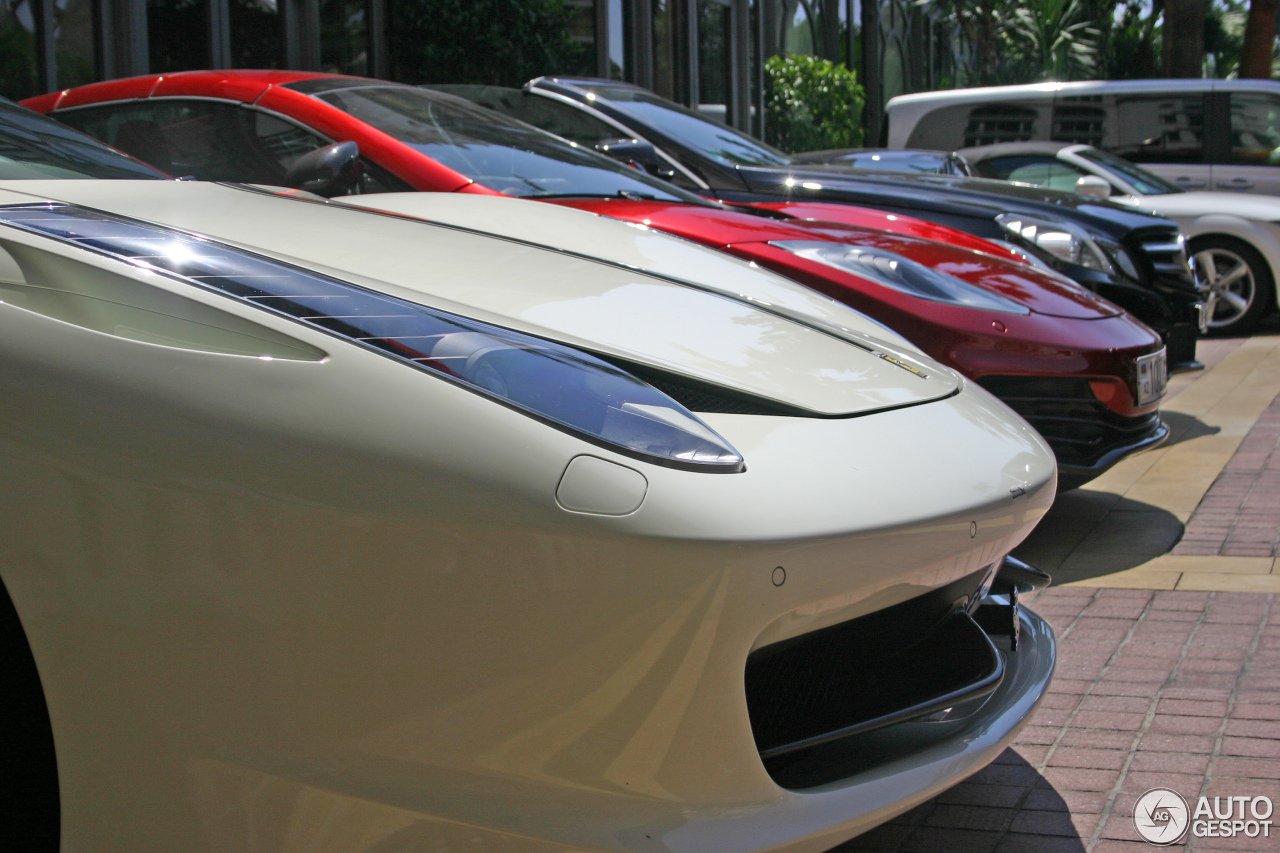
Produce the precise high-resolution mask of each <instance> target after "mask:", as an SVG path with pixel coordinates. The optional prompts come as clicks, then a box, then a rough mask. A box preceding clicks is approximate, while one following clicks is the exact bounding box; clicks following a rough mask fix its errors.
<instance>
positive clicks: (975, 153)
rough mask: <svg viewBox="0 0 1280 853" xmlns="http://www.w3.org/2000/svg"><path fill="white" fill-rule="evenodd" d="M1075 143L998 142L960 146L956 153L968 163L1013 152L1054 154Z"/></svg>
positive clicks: (1009, 154)
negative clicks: (968, 146)
mask: <svg viewBox="0 0 1280 853" xmlns="http://www.w3.org/2000/svg"><path fill="white" fill-rule="evenodd" d="M1075 144H1076V143H1074V142H998V143H996V144H995V145H976V146H974V147H973V148H961V149H959V150H957V151H956V153H957V154H959V155H960V156H961V157H963V158H964V159H966V160H968V161H969V162H970V163H977V162H980V161H982V160H989V159H991V158H992V157H1006V156H1011V155H1014V154H1050V155H1056V154H1057V153H1058V152H1059V151H1061V150H1062V149H1063V148H1070V147H1071V146H1073V145H1075Z"/></svg>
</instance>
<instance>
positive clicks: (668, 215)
mask: <svg viewBox="0 0 1280 853" xmlns="http://www.w3.org/2000/svg"><path fill="white" fill-rule="evenodd" d="M356 198H360V197H356ZM354 203H358V202H354ZM558 203H559V204H565V205H569V206H572V207H576V208H579V209H586V210H590V211H592V212H594V213H600V214H603V215H605V216H612V217H616V218H618V219H623V220H626V221H627V222H639V223H642V224H645V225H652V226H653V227H654V228H658V229H660V230H662V231H665V232H666V233H668V234H674V235H676V236H678V237H684V238H686V239H689V240H693V241H695V242H698V243H702V244H704V245H708V246H716V247H724V246H729V245H732V246H734V247H735V249H734V254H736V255H737V256H738V257H743V258H750V257H755V258H759V257H760V256H759V255H758V254H756V253H755V250H753V249H751V248H750V247H752V246H759V245H767V244H771V243H777V242H782V241H802V242H809V241H812V240H832V241H838V242H841V243H849V244H851V245H855V246H867V247H876V248H880V249H884V250H886V251H889V252H894V253H896V254H899V255H902V256H904V257H907V258H910V259H911V260H913V261H918V262H920V263H922V264H924V265H925V266H927V267H931V268H933V269H936V270H938V271H939V272H943V273H947V274H949V275H954V276H956V277H957V278H960V279H963V280H965V281H967V282H970V283H972V284H976V285H978V286H979V287H984V288H986V289H989V290H992V291H995V292H996V293H999V294H1000V295H1001V296H1004V297H1006V298H1008V299H1011V300H1013V301H1014V302H1016V303H1019V304H1021V305H1024V306H1026V307H1027V308H1029V309H1030V310H1032V311H1035V312H1037V313H1040V314H1048V315H1052V316H1056V317H1072V318H1076V319H1089V320H1093V319H1100V318H1102V317H1114V316H1116V315H1117V314H1119V313H1121V312H1120V309H1118V308H1116V307H1115V306H1114V305H1112V304H1111V303H1109V302H1107V301H1105V300H1103V299H1100V298H1099V297H1097V296H1095V295H1094V294H1092V293H1090V292H1089V291H1088V290H1085V289H1084V288H1083V287H1081V286H1080V285H1078V284H1076V283H1075V282H1073V281H1071V280H1070V279H1067V278H1065V277H1063V276H1058V275H1056V274H1053V273H1047V272H1044V271H1042V270H1040V269H1037V268H1035V267H1032V266H1030V265H1028V264H1026V263H1023V262H1022V261H1021V260H1016V259H1014V258H1013V257H1012V256H1011V255H1009V253H1007V252H1003V254H1005V255H1006V257H1005V258H1001V257H1000V256H998V255H996V256H993V255H991V254H989V253H985V252H980V251H975V250H973V249H969V248H964V247H961V246H954V245H951V244H950V243H947V242H943V241H940V240H935V239H927V238H923V237H920V236H916V235H912V234H904V233H901V232H898V231H892V230H889V229H887V228H879V227H867V226H866V225H863V224H856V223H843V222H817V221H814V222H811V221H806V220H798V219H797V220H781V221H779V220H775V219H771V218H766V217H761V216H752V215H749V214H744V213H737V212H729V211H723V210H717V209H715V208H708V207H703V206H701V205H690V204H673V203H671V202H663V201H627V200H625V199H581V200H564V201H561V202H558ZM778 206H779V207H788V206H787V205H785V204H784V205H778ZM771 207H772V205H771ZM793 209H803V210H806V211H814V210H819V211H821V212H824V213H825V212H826V211H828V210H830V209H835V210H837V211H839V210H849V211H851V212H853V213H854V214H861V213H864V211H863V210H862V209H860V208H857V207H850V206H848V205H836V204H814V205H794V206H790V209H789V210H788V213H790V212H791V210H793ZM866 213H869V214H871V215H869V216H866V217H864V219H863V221H865V222H874V223H876V224H877V225H894V224H896V223H892V222H885V220H886V219H889V218H890V217H888V216H886V215H885V214H883V213H880V212H878V211H867V212H866ZM903 218H905V219H910V217H903ZM574 224H575V223H573V221H572V220H568V221H566V222H564V223H563V224H562V226H561V227H559V228H557V229H556V232H557V233H559V234H566V233H577V228H570V227H568V226H571V225H574ZM934 227H935V229H936V230H937V231H939V232H944V233H950V231H951V229H948V228H942V227H939V226H934ZM924 230H926V231H927V229H924ZM970 242H972V243H974V244H977V245H980V246H988V245H990V244H988V243H987V242H986V241H985V240H979V239H978V238H976V237H975V238H971V239H970ZM991 248H992V249H994V250H997V251H999V249H998V247H996V246H991ZM747 253H750V254H747ZM771 254H772V253H771V252H767V253H766V257H768V256H770V255H771ZM673 260H675V258H673ZM761 260H762V261H763V259H761ZM766 263H767V262H766ZM827 269H828V270H829V272H828V273H827V275H828V277H829V279H830V280H831V281H834V282H836V283H837V284H839V285H841V286H850V285H852V284H853V283H854V282H855V280H859V279H858V277H857V276H856V275H854V274H853V273H851V272H846V271H843V270H836V269H833V268H827ZM716 277H717V278H719V276H716ZM861 281H863V282H864V284H863V287H869V288H870V289H871V290H873V291H878V290H880V289H881V287H882V285H879V284H871V283H870V282H866V280H865V279H861ZM822 298H823V297H819V299H822ZM821 304H824V305H825V303H821Z"/></svg>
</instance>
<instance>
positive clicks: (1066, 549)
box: [1013, 488, 1183, 584]
mask: <svg viewBox="0 0 1280 853" xmlns="http://www.w3.org/2000/svg"><path fill="white" fill-rule="evenodd" d="M1182 530H1183V528H1182V522H1181V521H1179V520H1178V517H1177V516H1176V515H1174V514H1173V513H1171V512H1169V511H1167V510H1163V509H1160V508H1159V507H1156V506H1152V505H1151V504H1145V503H1141V502H1139V501H1133V500H1129V499H1127V498H1122V497H1120V496H1119V495H1117V494H1113V493H1111V492H1095V491H1092V490H1091V489H1088V488H1083V489H1075V490H1073V491H1070V492H1063V493H1062V494H1060V495H1058V497H1057V499H1056V500H1055V501H1054V503H1053V508H1052V509H1050V510H1049V512H1048V514H1047V515H1045V517H1044V520H1043V521H1041V522H1040V524H1039V525H1037V527H1036V529H1035V530H1033V531H1031V535H1030V536H1028V537H1027V539H1026V541H1024V542H1023V543H1022V544H1021V545H1019V546H1018V547H1017V548H1015V549H1014V551H1013V555H1014V556H1015V557H1017V558H1018V559H1020V560H1024V561H1026V562H1028V563H1030V564H1031V565H1033V566H1035V567H1036V568H1038V569H1040V570H1041V571H1045V572H1048V573H1049V574H1051V575H1053V582H1054V583H1055V584H1064V583H1070V582H1072V581H1081V580H1088V579H1089V578H1095V577H1098V576H1100V575H1109V574H1112V573H1114V572H1120V571H1124V570H1125V569H1132V568H1133V567H1134V566H1139V565H1142V564H1143V563H1145V562H1147V561H1148V560H1152V559H1155V558H1156V557H1159V556H1160V555H1162V554H1167V553H1169V551H1170V550H1172V548H1173V546H1174V545H1175V544H1177V542H1178V540H1179V539H1181V538H1182Z"/></svg>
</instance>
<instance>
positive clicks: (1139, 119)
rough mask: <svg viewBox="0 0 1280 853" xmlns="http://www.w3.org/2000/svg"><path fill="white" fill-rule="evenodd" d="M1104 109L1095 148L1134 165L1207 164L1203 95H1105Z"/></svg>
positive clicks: (1102, 103)
mask: <svg viewBox="0 0 1280 853" xmlns="http://www.w3.org/2000/svg"><path fill="white" fill-rule="evenodd" d="M1066 101H1067V99H1063V103H1066ZM1101 105H1102V107H1103V111H1104V113H1105V117H1104V118H1103V123H1102V128H1101V136H1102V141H1101V142H1100V143H1098V142H1095V143H1094V144H1095V145H1097V147H1099V148H1101V149H1103V150H1104V151H1110V152H1111V153H1112V154H1115V155H1116V156H1117V157H1123V158H1124V159H1126V160H1128V161H1130V162H1132V163H1202V162H1204V96H1203V95H1201V94H1189V95H1104V96H1101Z"/></svg>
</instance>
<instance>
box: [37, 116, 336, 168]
mask: <svg viewBox="0 0 1280 853" xmlns="http://www.w3.org/2000/svg"><path fill="white" fill-rule="evenodd" d="M58 118H59V119H60V120H62V121H64V122H66V123H67V124H70V125H72V126H73V127H76V128H78V129H80V130H83V131H84V132H85V133H88V134H89V135H91V136H94V137H97V138H98V139H101V140H103V141H104V142H108V143H110V144H112V145H114V146H116V147H117V148H119V149H120V150H122V151H125V152H127V153H129V154H132V155H133V156H135V157H137V158H138V159H139V160H144V161H146V162H148V163H151V164H152V165H153V166H155V167H156V168H158V169H163V170H164V171H166V172H168V173H169V174H171V175H179V176H180V175H192V176H194V177H196V178H198V179H199V180H202V181H243V182H246V183H254V184H279V183H281V182H282V181H283V180H284V176H285V172H287V171H288V169H289V166H291V165H293V162H294V161H295V160H297V159H298V158H299V157H301V156H302V155H303V154H306V153H307V152H308V151H311V150H313V149H315V148H317V147H319V146H321V145H323V144H324V142H325V140H323V139H321V138H320V137H319V136H317V135H316V134H314V133H311V132H309V131H306V130H303V129H302V128H300V127H298V126H297V125H295V124H293V123H291V122H287V121H284V120H282V119H279V118H277V117H275V116H272V115H268V114H266V113H262V112H259V111H257V110H253V109H247V108H245V107H241V106H237V105H235V104H226V103H220V102H217V101H197V100H184V99H168V98H166V99H158V100H154V101H140V102H139V101H130V102H126V103H121V104H110V105H107V106H102V107H89V108H85V109H78V110H68V111H67V112H65V113H60V114H59V115H58Z"/></svg>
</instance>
